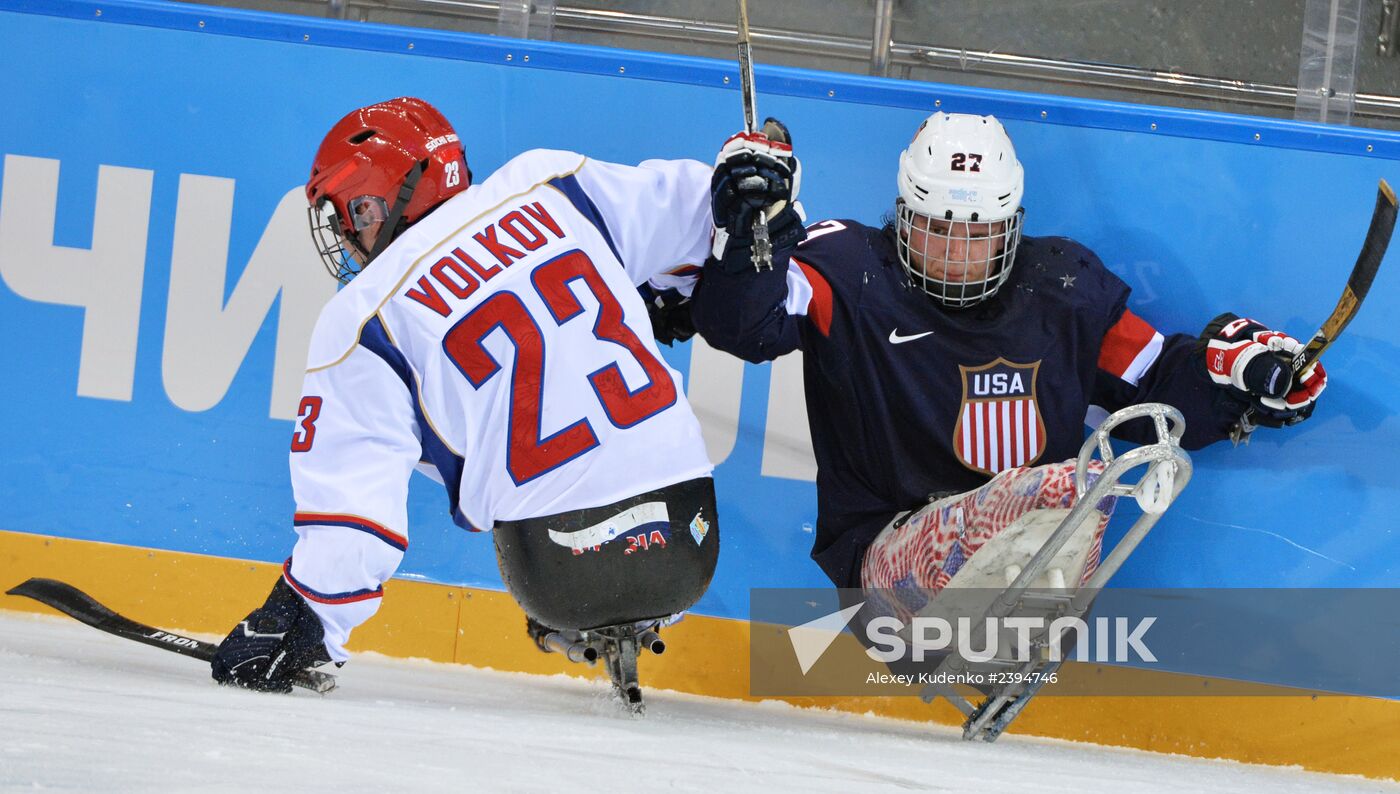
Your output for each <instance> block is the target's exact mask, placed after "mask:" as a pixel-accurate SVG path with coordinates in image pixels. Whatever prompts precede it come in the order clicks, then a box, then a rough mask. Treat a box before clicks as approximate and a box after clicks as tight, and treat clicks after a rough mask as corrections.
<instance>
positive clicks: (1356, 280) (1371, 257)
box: [1230, 179, 1396, 444]
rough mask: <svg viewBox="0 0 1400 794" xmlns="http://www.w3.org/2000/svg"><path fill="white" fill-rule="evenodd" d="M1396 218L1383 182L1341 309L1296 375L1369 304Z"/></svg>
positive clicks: (1242, 428)
mask: <svg viewBox="0 0 1400 794" xmlns="http://www.w3.org/2000/svg"><path fill="white" fill-rule="evenodd" d="M1395 216H1396V201H1395V191H1393V190H1391V189H1390V183H1388V182H1386V181H1385V180H1384V179H1382V180H1381V181H1380V185H1379V186H1377V189H1376V208H1375V209H1374V210H1372V211H1371V225H1370V227H1369V228H1367V229H1366V239H1365V240H1363V241H1362V243H1361V253H1360V254H1358V255H1357V257H1356V265H1354V266H1353V267H1352V269H1351V275H1349V276H1347V284H1346V287H1345V288H1343V289H1342V297H1341V298H1340V299H1339V300H1338V301H1337V307H1336V308H1335V309H1333V310H1332V314H1330V315H1329V316H1328V317H1327V319H1326V320H1325V321H1324V322H1323V323H1322V327H1321V328H1319V329H1318V330H1317V333H1315V334H1313V336H1312V339H1309V340H1308V343H1307V344H1306V345H1304V346H1303V350H1302V352H1301V353H1299V354H1298V355H1297V356H1295V357H1294V359H1293V372H1294V374H1295V375H1297V374H1301V373H1303V372H1306V371H1307V370H1308V368H1309V367H1311V366H1312V365H1313V364H1315V363H1316V362H1317V359H1318V357H1320V356H1321V355H1322V352H1323V351H1324V350H1326V349H1327V348H1329V347H1331V346H1332V343H1333V342H1335V341H1337V337H1338V336H1340V335H1341V333H1342V329H1343V328H1346V327H1347V325H1348V324H1349V323H1351V320H1352V318H1353V317H1355V316H1356V313H1357V312H1358V311H1359V310H1360V309H1361V302H1362V301H1364V300H1366V293H1368V292H1370V291H1371V282H1372V281H1375V279H1376V271H1378V270H1380V267H1381V260H1382V259H1384V258H1385V250H1386V248H1387V247H1388V246H1389V245H1390V236H1391V234H1392V233H1393V232H1394V231H1395ZM1253 417H1254V409H1253V408H1250V409H1248V410H1246V411H1245V412H1244V414H1243V415H1242V416H1241V417H1240V421H1239V422H1238V423H1237V424H1236V425H1235V427H1234V429H1233V430H1231V432H1230V438H1231V439H1232V440H1234V442H1235V443H1236V444H1238V443H1239V442H1240V440H1241V439H1248V438H1249V434H1250V433H1252V432H1254V427H1255V425H1254V423H1253V422H1252V421H1251V419H1253Z"/></svg>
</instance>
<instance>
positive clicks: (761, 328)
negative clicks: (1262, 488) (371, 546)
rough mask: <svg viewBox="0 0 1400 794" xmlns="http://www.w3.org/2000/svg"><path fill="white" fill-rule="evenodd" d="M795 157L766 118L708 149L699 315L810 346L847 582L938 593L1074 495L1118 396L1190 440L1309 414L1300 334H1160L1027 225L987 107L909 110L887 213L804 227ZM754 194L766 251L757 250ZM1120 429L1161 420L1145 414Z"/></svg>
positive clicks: (1013, 167) (783, 345)
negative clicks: (1020, 519) (1298, 354)
mask: <svg viewBox="0 0 1400 794" xmlns="http://www.w3.org/2000/svg"><path fill="white" fill-rule="evenodd" d="M798 174H799V169H798V167H797V163H796V160H795V158H794V157H793V156H792V149H791V147H790V146H788V145H786V144H784V143H781V142H773V141H771V140H769V138H767V137H764V136H762V135H755V136H749V137H747V138H745V139H743V140H742V142H739V143H735V142H731V144H730V145H726V147H725V148H724V149H723V150H721V152H720V155H719V158H718V161H717V164H716V169H715V175H714V199H713V215H714V218H715V223H716V226H717V227H718V230H719V231H718V233H717V235H716V241H715V246H714V249H713V251H712V254H713V256H712V258H711V259H709V260H708V261H707V262H706V264H705V267H704V272H703V276H702V278H701V282H700V285H699V287H698V288H697V289H696V291H695V295H694V301H693V317H694V322H695V326H696V327H697V329H698V330H699V332H700V333H701V334H702V335H703V336H704V338H705V339H706V341H708V342H709V343H710V344H711V345H712V346H714V347H716V348H719V349H721V350H725V351H728V352H730V353H732V354H734V355H737V356H740V357H742V358H744V359H746V360H748V361H754V362H759V361H768V360H771V359H774V358H777V357H778V356H781V355H784V354H786V353H789V352H791V351H793V350H798V349H800V350H801V351H802V352H803V356H804V358H803V362H804V372H805V383H806V400H807V411H808V416H809V422H810V425H811V436H812V444H813V449H814V451H815V455H816V459H817V466H818V469H817V503H818V514H817V533H816V541H815V545H814V547H813V549H812V557H813V559H814V560H815V561H816V562H817V564H818V565H820V566H821V568H822V570H823V571H825V573H826V574H827V575H828V576H829V577H830V578H831V580H832V581H833V582H834V583H835V584H836V586H838V587H843V588H861V587H865V588H886V587H895V586H901V587H908V586H910V585H914V586H918V587H922V588H925V589H926V590H929V591H931V592H935V593H936V592H937V591H938V589H939V588H941V587H942V586H943V585H945V584H946V583H947V582H948V580H949V579H950V578H951V576H953V575H954V574H956V573H957V571H958V569H959V568H960V567H961V566H962V564H963V563H964V562H966V560H967V558H968V557H970V556H971V554H972V553H974V552H975V551H976V550H977V549H978V548H979V547H980V546H981V545H982V544H983V543H985V542H986V541H987V540H988V539H990V538H991V537H993V536H995V534H996V533H997V532H998V531H999V530H1000V529H1001V528H1002V527H1004V526H1005V525H1006V524H1007V523H1009V522H1010V521H1011V520H1014V519H1015V518H1016V517H1017V516H1019V515H1021V514H1023V513H1025V512H1026V511H1029V510H1032V509H1036V508H1040V507H1067V506H1068V505H1069V504H1070V503H1071V502H1072V501H1073V498H1074V493H1075V490H1074V486H1073V482H1072V478H1073V473H1074V461H1072V460H1068V459H1070V458H1072V457H1074V456H1075V455H1076V454H1077V453H1078V451H1079V449H1080V445H1081V443H1082V442H1083V441H1084V435H1085V433H1084V428H1085V424H1086V423H1088V424H1090V425H1094V426H1097V425H1098V424H1099V421H1100V420H1102V419H1103V418H1104V417H1107V416H1108V415H1109V414H1110V413H1111V412H1113V411H1115V410H1118V409H1120V408H1123V407H1125V406H1128V405H1134V404H1139V403H1145V402H1157V403H1166V404H1168V405H1171V406H1174V407H1175V408H1177V409H1178V410H1180V411H1181V412H1182V414H1184V416H1185V419H1186V435H1185V438H1184V439H1183V441H1182V445H1183V446H1184V447H1186V448H1188V449H1195V448H1199V447H1202V446H1204V445H1206V444H1210V443H1212V442H1215V441H1218V440H1221V439H1223V438H1226V437H1227V436H1228V435H1229V433H1230V430H1231V428H1232V426H1234V425H1235V424H1236V422H1238V421H1239V420H1240V418H1241V415H1242V414H1243V413H1244V412H1245V410H1246V409H1247V408H1250V407H1251V406H1252V407H1253V408H1254V409H1255V411H1256V416H1257V417H1259V423H1260V424H1266V425H1270V426H1280V425H1286V424H1292V423H1295V422H1299V421H1302V420H1304V419H1306V418H1307V417H1308V416H1309V415H1310V414H1311V413H1312V410H1313V403H1314V400H1315V399H1316V398H1317V396H1318V394H1319V393H1321V391H1322V389H1323V387H1324V386H1325V384H1326V379H1327V376H1326V373H1325V372H1324V371H1323V369H1322V367H1321V366H1316V367H1314V368H1312V369H1311V370H1309V371H1307V372H1306V373H1304V374H1303V375H1302V376H1301V377H1299V378H1296V379H1295V378H1294V376H1293V372H1292V368H1291V362H1290V354H1292V353H1293V352H1295V351H1297V350H1299V349H1300V347H1301V346H1300V345H1299V343H1298V342H1297V341H1296V340H1294V339H1293V338H1291V337H1289V336H1286V335H1284V334H1281V333H1278V332H1275V331H1271V330H1269V329H1268V328H1267V327H1266V326H1264V325H1262V324H1260V323H1257V322H1254V321H1252V320H1248V319H1242V318H1237V317H1235V316H1234V315H1222V316H1221V317H1218V318H1216V320H1214V321H1213V322H1212V323H1210V325H1209V326H1208V327H1207V328H1206V330H1205V332H1204V333H1203V334H1201V335H1200V336H1199V337H1197V336H1192V335H1185V334H1173V335H1163V334H1161V333H1159V332H1158V331H1157V330H1156V329H1155V328H1154V327H1153V326H1152V325H1151V324H1150V323H1149V322H1148V321H1147V320H1145V319H1143V318H1140V317H1139V316H1137V315H1136V314H1134V313H1133V311H1132V310H1130V309H1129V307H1128V297H1129V288H1128V286H1127V285H1126V284H1124V283H1123V281H1121V280H1120V279H1119V278H1118V277H1117V276H1115V275H1114V274H1113V273H1111V272H1109V270H1107V269H1106V268H1105V267H1104V265H1103V264H1102V263H1101V262H1100V261H1099V259H1098V257H1097V256H1095V255H1094V253H1093V252H1092V251H1090V250H1088V249H1087V248H1085V247H1084V246H1082V245H1080V244H1078V243H1076V242H1075V241H1073V240H1070V239H1067V238H1063V237H1024V236H1022V228H1023V219H1024V216H1025V210H1024V209H1023V208H1022V207H1021V197H1022V186H1023V172H1022V166H1021V163H1020V162H1019V161H1018V160H1017V159H1016V153H1015V150H1014V148H1013V147H1012V144H1011V141H1010V139H1009V138H1008V137H1007V135H1006V133H1005V131H1004V130H1003V128H1002V125H1001V124H1000V123H999V122H998V121H997V120H996V119H995V118H992V117H990V116H983V117H979V116H972V115H960V114H945V113H935V114H934V115H932V116H930V117H929V118H928V119H927V120H926V121H925V122H924V123H923V124H922V125H921V126H920V127H919V129H918V131H917V133H916V134H915V136H914V139H913V142H912V143H911V144H910V145H909V147H908V149H907V150H906V151H905V152H904V153H903V154H902V156H901V157H900V161H899V169H898V198H897V199H896V202H895V211H894V218H893V220H892V221H891V222H889V223H887V224H886V225H885V226H884V227H883V228H875V227H870V226H866V225H864V224H861V223H858V222H856V221H853V220H827V221H822V222H820V223H816V224H814V225H812V226H810V227H807V228H806V229H805V230H804V228H803V219H802V217H801V213H800V210H799V208H798V207H796V206H795V205H794V204H793V203H791V202H788V198H789V195H788V194H789V192H790V191H791V190H792V189H793V188H795V186H796V183H797V181H798ZM756 212H763V213H764V217H765V218H766V219H767V222H768V229H769V237H770V239H771V240H772V246H773V254H772V263H773V266H772V268H771V269H769V270H763V269H756V267H755V265H754V264H753V262H752V261H751V260H752V257H751V251H750V242H751V239H750V238H751V233H750V232H749V231H748V229H749V228H750V226H751V225H752V223H753V218H754V213H756ZM1122 429H1123V430H1125V431H1127V432H1124V433H1122V435H1123V436H1125V437H1127V438H1129V439H1130V440H1134V441H1140V442H1146V441H1153V440H1155V436H1153V435H1152V431H1153V428H1152V426H1151V424H1150V423H1149V422H1148V421H1147V420H1145V419H1139V420H1134V423H1130V424H1127V425H1124V426H1123V428H1122ZM989 481H990V482H989ZM964 492H968V493H964ZM959 494H962V495H961V496H958V495H959ZM934 503H936V504H937V505H939V506H942V507H950V506H951V507H955V508H957V509H954V510H938V509H935V508H934V506H933V504H934ZM1107 509H1111V508H1107ZM911 512H912V515H911ZM896 518H899V519H900V520H899V521H898V522H896V520H895V519H896ZM1107 520H1108V516H1107V515H1106V514H1105V515H1103V516H1102V517H1101V521H1100V525H1099V532H1100V533H1102V527H1103V525H1104V524H1106V523H1107ZM950 522H951V523H952V524H954V525H950ZM1097 542H1098V540H1097V539H1096V540H1095V548H1094V554H1095V555H1096V554H1097ZM1096 559H1097V557H1096V556H1095V560H1096ZM1092 567H1093V562H1091V563H1090V565H1089V568H1088V569H1086V571H1085V578H1086V579H1087V577H1088V574H1089V573H1091V572H1092Z"/></svg>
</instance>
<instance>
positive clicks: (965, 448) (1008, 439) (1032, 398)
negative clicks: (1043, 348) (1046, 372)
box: [953, 358, 1045, 474]
mask: <svg viewBox="0 0 1400 794" xmlns="http://www.w3.org/2000/svg"><path fill="white" fill-rule="evenodd" d="M958 370H959V371H960V372H961V373H962V386H963V396H962V407H961V408H960V409H959V410H958V423H957V426H955V427H954V428H953V449H954V450H955V451H956V452H957V454H958V459H959V460H961V461H962V463H963V465H964V466H967V467H968V468H969V469H973V470H974V471H980V472H983V473H985V474H996V473H997V472H1000V471H1005V470H1007V469H1014V468H1016V467H1017V466H1029V465H1030V464H1032V463H1034V462H1035V460H1036V459H1037V458H1039V457H1040V455H1041V453H1042V452H1043V451H1044V450H1045V422H1044V420H1042V419H1041V417H1040V410H1039V408H1038V407H1037V405H1036V394H1035V379H1036V374H1037V372H1039V370H1040V362H1039V361H1036V362H1034V363H1031V364H1013V363H1012V362H1010V361H1007V360H1006V359H1004V358H998V359H997V360H996V361H993V362H992V363H990V364H983V365H982V366H980V367H965V366H962V365H958Z"/></svg>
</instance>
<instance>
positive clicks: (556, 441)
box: [303, 250, 676, 485]
mask: <svg viewBox="0 0 1400 794" xmlns="http://www.w3.org/2000/svg"><path fill="white" fill-rule="evenodd" d="M530 280H531V283H532V285H533V286H534V288H535V291H536V292H537V293H538V294H539V296H540V297H541V298H542V299H543V300H544V304H545V306H546V307H547V308H548V309H549V313H550V318H551V319H552V321H553V322H554V324H555V325H557V326H563V325H564V324H565V323H568V322H569V321H571V320H573V319H574V318H576V317H578V316H579V315H581V314H583V306H582V304H580V303H579V301H578V298H577V296H575V294H574V292H573V290H572V289H571V288H570V285H571V284H572V283H573V282H575V281H578V282H581V284H582V286H584V287H585V288H586V289H587V290H588V291H589V292H590V293H592V295H593V297H594V298H595V299H597V301H598V319H597V320H596V321H595V322H594V324H593V336H594V337H595V338H597V339H598V340H599V341H600V342H608V343H611V344H615V345H619V346H621V347H623V348H625V349H626V350H627V352H628V353H630V354H631V355H632V357H633V358H634V359H635V360H636V361H637V363H638V364H640V365H641V367H642V371H643V372H645V373H646V376H647V383H646V384H645V385H643V386H641V387H639V388H637V389H636V390H630V389H628V388H627V383H626V382H625V381H624V380H623V377H622V371H621V370H620V369H619V368H618V366H617V364H609V365H607V366H605V367H603V368H602V369H599V370H597V371H595V372H593V373H591V374H589V375H588V376H587V379H588V382H589V383H590V384H591V385H592V387H593V392H594V393H595V394H596V395H597V398H598V400H599V402H601V403H602V405H603V410H604V412H605V413H606V414H607V417H608V421H609V422H611V423H612V424H613V425H614V426H615V427H618V428H628V427H632V426H634V425H637V424H639V423H641V422H644V421H646V420H647V419H648V418H650V417H652V416H655V415H656V414H658V413H660V412H662V411H664V410H666V409H667V408H669V407H671V406H672V405H674V404H675V402H676V386H675V383H674V382H673V381H672V380H671V376H670V374H669V373H668V372H667V370H666V366H665V365H664V364H663V363H662V362H661V361H660V360H658V359H657V358H656V356H654V355H652V354H651V352H650V351H648V350H647V348H646V346H645V345H644V344H643V343H642V341H641V340H640V339H638V338H637V335H636V334H635V333H634V332H633V331H632V329H631V328H629V327H628V326H627V325H625V324H624V322H623V309H622V305H621V304H620V303H618V300H617V296H615V295H613V293H612V291H611V290H609V289H608V286H607V283H606V282H605V281H604V280H603V276H602V274H601V273H599V272H598V269H597V268H596V267H595V266H594V264H593V261H592V260H591V259H589V258H588V255H587V254H585V253H584V252H582V251H579V250H574V251H569V252H568V253H565V254H562V255H560V256H558V257H555V258H554V259H551V260H550V261H548V262H545V263H544V264H542V265H540V266H539V267H538V268H536V269H535V271H534V273H533V274H532V275H531V279H530ZM497 329H500V330H501V331H502V332H503V333H504V334H505V335H506V336H507V337H509V339H510V342H511V344H512V345H513V346H514V348H515V360H514V363H513V366H512V368H511V381H510V427H509V431H508V441H507V450H506V469H507V471H508V472H509V473H510V476H511V479H512V480H514V481H515V484H516V485H524V484H525V483H527V482H529V481H531V480H533V479H535V478H537V477H540V476H542V475H544V474H546V473H548V472H550V471H552V470H553V469H555V468H558V467H559V466H562V465H563V464H565V463H567V462H569V461H570V460H573V459H574V458H576V457H578V456H580V455H583V454H585V453H587V452H588V451H589V450H591V449H593V448H595V447H597V446H598V436H597V434H596V433H594V431H593V427H592V425H590V424H589V422H588V420H587V418H580V419H579V420H577V421H575V422H573V423H572V424H570V425H569V426H567V427H565V428H563V429H562V430H559V431H557V432H555V433H553V434H551V435H550V436H548V437H544V436H543V429H542V427H541V403H542V401H543V400H544V399H546V395H545V393H544V365H545V357H546V355H548V351H547V350H546V349H545V348H546V344H545V336H544V334H543V333H542V332H541V330H540V326H539V324H538V323H537V322H536V320H535V318H534V317H533V316H532V315H531V314H530V312H529V310H528V309H526V307H525V304H524V303H523V302H522V301H521V300H520V297H519V296H518V295H516V294H515V293H513V292H508V291H502V292H497V293H495V294H494V295H492V296H490V297H489V298H487V299H486V300H484V301H482V303H481V304H480V305H479V306H477V307H476V308H474V309H472V311H471V312H470V313H468V314H467V316H466V317H463V318H462V319H461V320H460V321H459V322H458V323H457V324H456V325H455V326H453V327H452V330H450V331H448V333H447V335H446V336H445V337H444V338H443V341H442V347H443V350H444V351H445V352H446V353H447V356H448V357H449V358H451V359H452V361H453V363H455V364H456V365H457V368H458V369H459V370H461V372H462V374H463V375H464V376H465V377H466V379H467V381H468V382H470V383H471V384H472V386H473V387H474V388H477V389H480V388H481V387H482V386H484V385H485V384H486V382H487V381H489V380H490V379H491V378H492V377H494V376H495V375H496V374H497V373H498V372H500V370H501V365H500V363H499V362H497V361H496V359H495V358H494V357H493V356H492V355H491V353H490V352H488V351H487V350H486V347H485V345H484V343H485V341H486V338H487V337H488V336H489V335H490V334H492V333H493V332H495V331H496V330H497ZM303 424H305V423H304V422H303ZM308 443H309V442H308Z"/></svg>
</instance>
